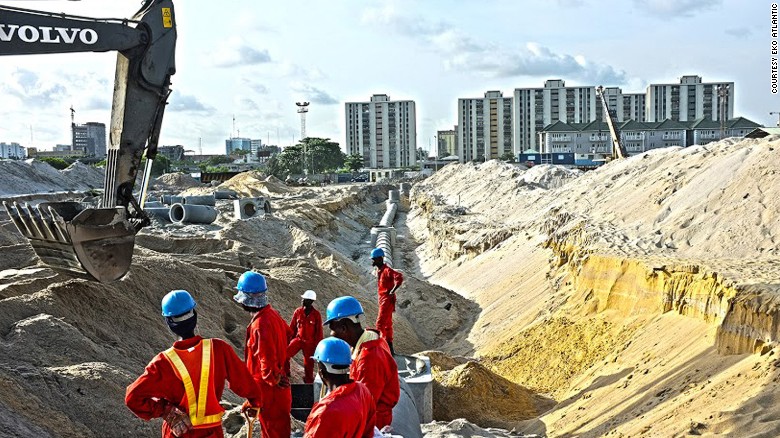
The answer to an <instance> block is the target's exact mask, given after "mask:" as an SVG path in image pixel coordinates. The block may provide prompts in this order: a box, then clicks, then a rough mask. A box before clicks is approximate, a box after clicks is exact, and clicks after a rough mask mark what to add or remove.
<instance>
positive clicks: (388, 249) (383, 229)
mask: <svg viewBox="0 0 780 438" xmlns="http://www.w3.org/2000/svg"><path fill="white" fill-rule="evenodd" d="M387 198H388V199H387V202H386V205H387V208H386V210H385V214H384V215H382V220H381V221H379V226H376V227H373V228H371V244H372V245H373V246H374V248H381V249H382V251H384V253H385V264H386V265H388V266H390V267H391V268H392V267H393V247H394V246H395V239H396V233H395V228H393V222H394V221H395V215H396V213H397V212H398V203H399V202H400V200H401V193H400V192H399V191H398V190H390V191H389V192H388V196H387Z"/></svg>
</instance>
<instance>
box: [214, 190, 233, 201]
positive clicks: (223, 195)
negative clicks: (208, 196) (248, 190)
mask: <svg viewBox="0 0 780 438" xmlns="http://www.w3.org/2000/svg"><path fill="white" fill-rule="evenodd" d="M214 198H216V199H237V198H238V193H237V192H236V191H235V190H217V191H216V192H214Z"/></svg>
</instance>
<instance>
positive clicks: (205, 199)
mask: <svg viewBox="0 0 780 438" xmlns="http://www.w3.org/2000/svg"><path fill="white" fill-rule="evenodd" d="M183 201H184V204H187V205H209V206H211V207H213V206H215V205H217V198H216V196H214V195H197V196H185V197H184V200H183Z"/></svg>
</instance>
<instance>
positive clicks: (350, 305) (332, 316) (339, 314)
mask: <svg viewBox="0 0 780 438" xmlns="http://www.w3.org/2000/svg"><path fill="white" fill-rule="evenodd" d="M363 313H364V312H363V306H361V305H360V302H359V301H358V300H356V299H355V298H353V297H338V298H336V299H335V300H333V301H331V302H330V304H328V309H327V311H326V313H325V317H326V319H325V322H323V323H322V324H323V325H327V324H328V323H330V322H331V321H333V320H336V319H341V318H346V317H348V316H356V315H362V314H363Z"/></svg>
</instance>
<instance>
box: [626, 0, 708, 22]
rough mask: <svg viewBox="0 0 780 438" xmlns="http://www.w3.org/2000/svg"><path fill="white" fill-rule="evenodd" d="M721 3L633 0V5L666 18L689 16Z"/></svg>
mask: <svg viewBox="0 0 780 438" xmlns="http://www.w3.org/2000/svg"><path fill="white" fill-rule="evenodd" d="M722 4H723V0H634V5H636V6H637V7H638V8H640V9H643V10H645V11H646V12H649V13H651V14H654V15H658V16H663V17H666V18H675V17H678V16H685V17H690V16H692V15H694V14H695V13H697V12H703V11H706V10H709V9H714V8H716V7H719V6H721V5H722Z"/></svg>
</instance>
